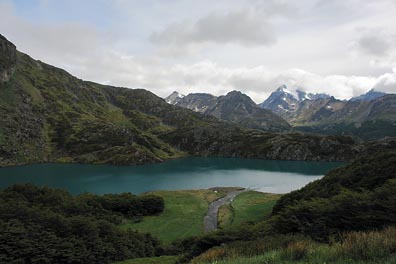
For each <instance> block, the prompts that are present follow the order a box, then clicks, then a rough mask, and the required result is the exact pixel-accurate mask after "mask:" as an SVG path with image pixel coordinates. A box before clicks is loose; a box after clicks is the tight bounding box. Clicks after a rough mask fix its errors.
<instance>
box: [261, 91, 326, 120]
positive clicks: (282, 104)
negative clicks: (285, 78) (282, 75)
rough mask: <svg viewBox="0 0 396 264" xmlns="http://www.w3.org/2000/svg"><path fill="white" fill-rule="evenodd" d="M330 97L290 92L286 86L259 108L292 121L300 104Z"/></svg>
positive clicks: (275, 92) (273, 93)
mask: <svg viewBox="0 0 396 264" xmlns="http://www.w3.org/2000/svg"><path fill="white" fill-rule="evenodd" d="M330 97H331V96H330V95H327V94H314V93H307V92H304V91H302V90H300V89H297V90H296V92H291V91H290V90H288V89H287V86H286V85H282V86H280V87H279V88H278V89H276V90H275V91H274V92H272V93H271V95H270V96H269V97H268V98H267V99H266V100H265V101H264V102H262V103H261V104H259V106H260V107H261V108H264V109H268V110H271V111H273V112H275V113H276V114H278V115H280V116H281V117H283V118H285V119H286V120H288V121H289V120H293V119H294V117H295V116H298V114H297V113H296V112H297V111H299V109H300V108H301V104H302V103H304V102H305V103H306V102H311V101H315V100H321V99H328V98H330Z"/></svg>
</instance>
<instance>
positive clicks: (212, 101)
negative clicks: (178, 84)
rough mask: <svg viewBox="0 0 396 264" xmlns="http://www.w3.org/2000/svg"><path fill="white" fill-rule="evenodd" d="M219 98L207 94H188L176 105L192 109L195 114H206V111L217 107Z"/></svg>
mask: <svg viewBox="0 0 396 264" xmlns="http://www.w3.org/2000/svg"><path fill="white" fill-rule="evenodd" d="M216 103H217V97H216V96H214V95H211V94H207V93H193V94H188V95H186V96H185V97H183V99H182V100H179V101H178V102H177V103H175V104H174V105H177V106H181V107H184V108H188V109H191V110H193V111H195V112H199V113H203V114H204V113H205V112H206V110H208V109H210V108H213V107H215V106H216Z"/></svg>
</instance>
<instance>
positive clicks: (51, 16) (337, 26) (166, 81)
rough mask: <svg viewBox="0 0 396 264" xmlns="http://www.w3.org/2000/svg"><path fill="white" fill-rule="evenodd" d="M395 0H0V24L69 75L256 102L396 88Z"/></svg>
mask: <svg viewBox="0 0 396 264" xmlns="http://www.w3.org/2000/svg"><path fill="white" fill-rule="evenodd" d="M395 14H396V0H332V1H330V0H298V1H295V0H261V1H260V0H257V1H255V0H250V1H249V0H216V1H213V0H199V1H198V0H194V1H192V0H191V1H188V0H145V1H140V0H95V1H94V0H84V1H81V0H67V1H66V0H64V1H61V0H14V1H13V0H0V34H3V35H4V36H6V37H7V38H8V39H9V40H10V41H12V42H13V43H14V44H15V45H16V46H17V48H18V49H19V50H20V51H23V52H25V53H28V54H29V55H31V56H32V57H34V58H35V59H39V60H42V61H45V62H47V63H49V64H53V65H55V66H58V67H61V68H64V69H66V70H67V71H69V72H70V73H72V74H73V75H75V76H77V77H79V78H82V79H85V80H91V81H96V82H100V83H104V84H111V85H116V86H125V87H130V88H137V87H143V88H146V89H148V90H150V91H152V92H154V93H155V94H157V95H159V96H161V97H163V96H166V95H168V94H170V93H171V92H172V91H174V90H177V91H179V92H181V93H184V94H187V93H190V92H209V93H212V94H215V95H220V94H224V93H227V92H228V91H230V90H240V91H243V92H244V93H246V94H248V95H249V96H251V97H252V98H253V99H254V100H255V101H256V102H261V101H262V100H264V99H265V98H266V97H267V96H268V95H269V93H270V92H271V91H273V90H274V89H276V88H277V87H278V86H280V85H282V84H286V85H288V86H289V88H290V89H291V90H293V89H296V88H297V87H300V88H302V89H304V90H306V91H309V92H327V93H330V94H332V95H334V96H336V97H338V98H341V99H346V98H350V97H352V96H354V95H358V94H361V93H364V92H366V91H368V90H369V89H371V88H374V89H376V90H381V91H386V92H394V93H395V92H396V45H395V43H396V15H395Z"/></svg>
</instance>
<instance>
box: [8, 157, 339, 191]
mask: <svg viewBox="0 0 396 264" xmlns="http://www.w3.org/2000/svg"><path fill="white" fill-rule="evenodd" d="M341 165H342V163H339V162H306V161H268V160H256V159H236V158H183V159H175V160H170V161H167V162H164V163H159V164H150V165H141V166H110V165H82V164H34V165H26V166H19V167H9V168H0V188H5V187H7V186H10V185H12V184H15V183H34V184H38V185H46V186H49V187H56V188H62V189H66V190H68V191H70V192H71V193H74V194H77V193H82V192H92V193H96V194H104V193H121V192H132V193H136V194H139V193H142V192H147V191H153V190H182V189H183V190H186V189H204V188H210V187H217V186H239V187H250V188H254V189H257V190H259V191H263V192H271V193H287V192H290V191H292V190H296V189H299V188H301V187H303V186H304V185H306V184H307V183H309V182H311V181H313V180H316V179H319V178H321V177H322V176H323V175H324V174H325V173H326V172H328V171H329V170H331V169H332V168H336V167H339V166H341Z"/></svg>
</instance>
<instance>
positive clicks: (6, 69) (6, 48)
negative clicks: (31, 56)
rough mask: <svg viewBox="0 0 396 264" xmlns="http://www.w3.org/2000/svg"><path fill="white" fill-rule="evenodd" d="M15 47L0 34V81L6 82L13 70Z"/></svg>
mask: <svg viewBox="0 0 396 264" xmlns="http://www.w3.org/2000/svg"><path fill="white" fill-rule="evenodd" d="M15 64H16V47H15V45H14V44H12V43H11V42H9V41H8V40H7V39H6V38H5V37H4V36H2V35H1V34H0V82H7V81H9V80H10V78H11V76H12V75H13V73H14V71H15Z"/></svg>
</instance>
